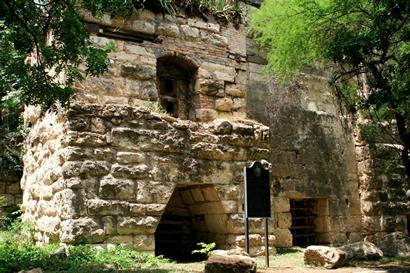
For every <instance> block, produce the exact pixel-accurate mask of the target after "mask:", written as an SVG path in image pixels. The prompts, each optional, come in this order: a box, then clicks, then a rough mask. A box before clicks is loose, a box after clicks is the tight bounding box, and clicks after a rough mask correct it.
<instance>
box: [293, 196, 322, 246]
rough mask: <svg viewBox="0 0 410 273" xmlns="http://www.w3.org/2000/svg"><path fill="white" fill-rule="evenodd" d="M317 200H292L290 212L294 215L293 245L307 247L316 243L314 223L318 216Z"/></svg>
mask: <svg viewBox="0 0 410 273" xmlns="http://www.w3.org/2000/svg"><path fill="white" fill-rule="evenodd" d="M315 206H316V200H315V199H291V200H290V211H291V214H292V227H291V228H290V231H291V233H292V236H293V245H294V246H301V247H305V246H308V245H311V244H313V243H315V240H316V232H315V224H314V221H315V219H316V217H317V214H316V213H314V211H315Z"/></svg>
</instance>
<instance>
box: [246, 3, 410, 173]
mask: <svg viewBox="0 0 410 273" xmlns="http://www.w3.org/2000/svg"><path fill="white" fill-rule="evenodd" d="M251 25H252V27H253V31H254V35H255V37H256V39H257V40H258V41H259V42H260V43H261V44H262V45H264V46H267V47H268V48H269V55H268V62H269V63H268V68H269V70H270V71H273V73H274V74H275V75H276V76H277V77H278V78H279V79H280V80H281V81H282V82H286V81H288V80H289V79H291V78H292V76H294V75H295V74H296V73H297V72H298V71H300V70H301V69H303V68H304V67H306V66H312V65H314V64H315V63H317V62H320V63H322V64H325V65H327V69H328V70H330V71H331V72H332V73H333V77H332V79H331V83H332V84H333V86H334V87H335V90H336V91H337V95H339V96H340V97H341V98H342V99H343V101H344V102H346V104H347V106H348V108H349V109H350V110H351V111H353V112H356V111H358V110H361V111H362V112H364V113H365V114H366V115H368V117H370V118H371V119H372V120H373V121H375V122H377V123H378V124H382V123H383V122H391V121H394V124H395V129H392V130H390V132H389V134H390V136H391V137H392V139H393V140H394V141H395V143H396V144H400V145H401V146H402V153H401V156H402V161H403V164H404V165H405V167H406V172H407V176H408V177H410V161H409V155H408V154H409V150H410V131H409V130H410V1H408V0H265V1H264V2H263V4H262V7H261V9H260V10H258V11H256V12H255V13H254V14H253V16H252V24H251ZM358 79H359V80H360V81H359V82H361V86H360V85H357V84H353V83H354V82H356V83H357V82H358V81H357V80H358Z"/></svg>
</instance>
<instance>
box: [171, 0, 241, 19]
mask: <svg viewBox="0 0 410 273" xmlns="http://www.w3.org/2000/svg"><path fill="white" fill-rule="evenodd" d="M174 2H175V3H176V5H178V6H180V7H183V8H184V9H185V10H186V11H187V12H188V13H190V14H193V15H200V16H206V15H213V16H215V17H216V18H219V19H222V20H225V21H233V22H234V23H239V22H240V21H241V19H242V18H241V17H242V10H241V6H240V1H239V0H182V1H174Z"/></svg>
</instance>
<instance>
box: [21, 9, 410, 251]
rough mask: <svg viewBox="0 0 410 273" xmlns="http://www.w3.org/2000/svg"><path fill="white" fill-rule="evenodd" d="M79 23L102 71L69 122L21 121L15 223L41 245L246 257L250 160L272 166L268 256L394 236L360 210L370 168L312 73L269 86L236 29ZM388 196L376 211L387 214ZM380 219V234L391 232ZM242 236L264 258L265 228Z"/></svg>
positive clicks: (211, 24) (65, 115)
mask: <svg viewBox="0 0 410 273" xmlns="http://www.w3.org/2000/svg"><path fill="white" fill-rule="evenodd" d="M84 18H85V20H86V21H87V22H89V23H90V29H91V30H92V31H93V33H94V34H95V35H94V36H93V41H94V43H95V44H96V45H98V46H101V47H104V46H106V45H107V44H108V43H114V44H115V47H116V51H115V52H112V53H110V60H111V63H112V66H111V67H110V70H109V71H108V72H107V73H105V74H104V75H103V76H102V77H100V78H90V79H88V80H86V81H85V82H83V83H78V84H77V85H76V88H77V90H78V92H77V94H76V96H75V97H74V98H73V100H72V105H71V106H70V108H69V109H65V110H64V109H60V110H59V111H54V112H48V113H46V114H45V115H43V116H42V117H41V116H38V115H36V114H35V113H31V114H30V113H29V112H30V111H26V113H28V114H27V117H26V118H29V119H31V122H32V124H34V126H33V128H32V130H31V132H30V134H29V136H28V138H27V142H26V155H25V158H24V162H25V167H24V175H23V178H22V181H21V186H22V188H23V190H24V196H23V210H24V219H26V220H29V221H31V222H33V223H34V226H35V231H36V233H35V239H36V241H37V242H38V243H39V244H48V243H50V242H57V241H60V242H63V243H67V244H75V243H93V244H105V245H107V244H123V245H127V246H132V247H135V248H137V249H139V250H142V251H150V252H153V251H156V253H157V254H163V253H164V252H166V251H167V250H169V247H168V246H167V245H166V244H165V243H164V242H165V241H167V240H168V239H169V238H167V237H166V235H167V234H172V236H173V237H175V238H177V237H176V236H177V235H181V239H178V241H180V244H179V245H175V244H174V249H185V248H186V249H188V250H190V248H191V247H193V244H194V243H196V242H200V241H204V242H216V243H217V247H219V248H233V247H237V246H240V247H243V245H244V236H243V233H244V228H243V207H242V205H243V168H244V167H245V166H246V165H247V164H249V163H251V162H252V161H254V160H266V161H267V162H268V163H270V165H271V177H272V179H271V192H272V218H271V219H270V230H269V234H270V237H271V238H270V242H271V247H272V249H271V252H272V253H274V247H275V246H276V247H289V246H292V245H298V244H300V245H303V244H309V243H316V244H318V243H321V244H341V243H345V242H347V241H351V242H353V241H358V240H362V239H363V238H364V237H366V236H368V238H371V236H370V235H372V234H376V233H380V234H382V233H383V232H385V231H386V232H387V231H389V230H390V229H388V230H387V229H381V228H379V227H376V226H374V225H369V223H371V221H369V219H374V217H373V216H376V214H374V213H373V212H369V211H368V209H367V208H369V204H371V206H370V207H371V208H372V211H375V210H374V206H373V205H376V204H377V202H378V198H379V197H380V194H381V193H382V189H381V187H378V188H377V191H373V190H372V187H373V186H370V184H367V182H366V181H368V180H365V179H364V178H365V177H367V176H369V175H370V173H372V172H373V171H374V170H373V169H372V167H373V165H371V164H367V163H368V161H367V159H368V156H367V155H366V156H362V155H363V148H364V147H365V144H363V143H359V142H358V140H357V139H355V136H357V133H355V130H354V128H355V127H354V124H353V125H352V123H351V122H350V120H349V118H348V117H346V116H344V115H343V112H340V111H339V110H340V109H339V107H338V103H337V100H336V99H335V97H334V96H333V95H332V93H331V90H330V88H329V86H328V85H327V82H326V77H325V76H326V75H323V73H321V72H320V73H319V72H317V71H310V72H309V73H306V74H304V75H303V76H302V78H301V79H299V80H298V81H296V82H295V83H294V84H293V85H292V86H290V87H288V88H284V87H280V86H278V85H277V84H275V82H274V80H271V79H269V78H268V77H267V76H266V74H265V73H264V72H263V68H264V64H266V59H265V57H264V52H263V49H260V48H258V47H256V46H255V42H254V41H252V40H251V39H249V38H247V37H246V27H245V26H244V25H240V26H237V27H235V26H233V25H232V24H222V25H221V24H219V23H218V22H216V21H214V20H213V19H212V18H211V19H210V20H209V21H204V20H203V19H200V18H191V17H189V16H187V15H185V14H184V13H182V12H181V13H179V14H178V16H177V17H176V18H173V17H171V16H167V15H165V16H163V15H160V14H154V13H152V12H150V11H143V12H142V13H140V14H138V15H135V16H133V17H131V18H129V19H127V20H119V19H113V18H110V17H109V16H103V17H102V18H101V19H96V18H94V17H92V16H91V15H89V14H87V13H84ZM158 104H159V105H161V106H162V107H161V109H159V108H158V106H157V105H158ZM250 119H253V120H250ZM366 147H367V146H366ZM366 151H367V150H366ZM364 174H365V175H364ZM377 177H379V178H380V176H377ZM394 177H396V176H394ZM394 177H393V176H392V177H391V179H393V178H394ZM383 179H384V180H383V181H385V180H386V179H387V180H386V181H385V182H386V183H384V184H383V185H390V184H389V183H390V182H389V181H393V180H394V179H393V180H391V179H390V178H389V177H387V178H386V177H384V178H383ZM376 192H377V193H378V195H377V194H376ZM397 192H398V191H391V193H388V194H387V196H384V194H382V195H383V196H382V197H380V198H382V199H383V200H384V199H385V200H386V202H385V203H384V204H391V203H394V202H395V201H396V200H398V199H397V195H396V193H397ZM375 194H376V195H375ZM368 196H374V198H373V197H372V198H368ZM407 203H408V202H407ZM402 204H406V201H405V200H402ZM405 206H406V205H403V206H401V210H402V211H403V208H406V207H405ZM404 210H405V209H404ZM300 211H302V212H300ZM389 213H390V212H389V210H384V214H383V215H392V217H391V218H389V219H398V218H397V217H396V216H397V215H398V214H397V213H396V214H395V213H390V214H389ZM381 215H382V214H377V217H378V218H377V219H376V220H377V221H376V222H377V223H380V221H382V220H383V219H387V218H385V216H383V217H384V218H383V217H382V216H381ZM401 215H402V214H401ZM372 217H373V218H372ZM399 218H400V219H404V218H403V217H402V216H400V217H399ZM403 221H405V219H404V220H403ZM390 222H391V221H390V220H389V223H390ZM175 223H176V224H175ZM391 223H393V222H391ZM395 223H396V222H395ZM250 226H251V230H250V232H251V235H250V243H251V254H252V255H259V254H262V253H263V236H262V234H263V230H262V221H261V219H253V220H252V221H251V223H250ZM178 228H181V229H178ZM401 229H403V227H401ZM189 230H190V231H189ZM175 231H177V232H175ZM188 231H189V232H188ZM170 232H171V233H170ZM172 232H173V233H172ZM192 236H193V237H195V238H194V239H193V238H192ZM369 236H370V237H369ZM174 241H175V240H174ZM176 246H177V247H176ZM163 251H164V252H163Z"/></svg>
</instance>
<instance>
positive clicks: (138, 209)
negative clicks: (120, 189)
mask: <svg viewBox="0 0 410 273" xmlns="http://www.w3.org/2000/svg"><path fill="white" fill-rule="evenodd" d="M129 207H130V214H131V215H133V216H144V215H145V213H146V209H145V207H146V205H145V204H129Z"/></svg>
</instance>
